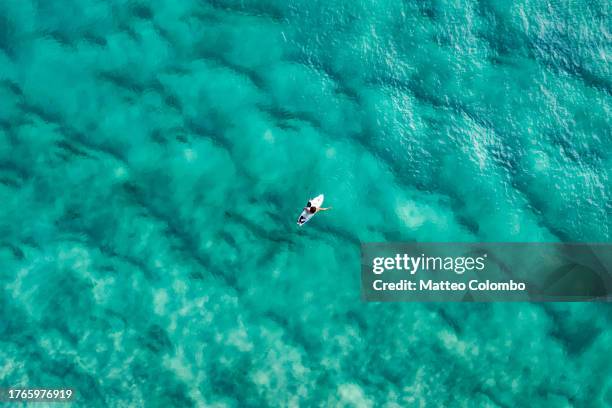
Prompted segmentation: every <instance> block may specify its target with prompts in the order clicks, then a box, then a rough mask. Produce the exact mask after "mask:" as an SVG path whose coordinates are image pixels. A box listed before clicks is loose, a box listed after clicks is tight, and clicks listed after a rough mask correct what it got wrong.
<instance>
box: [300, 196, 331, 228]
mask: <svg viewBox="0 0 612 408" xmlns="http://www.w3.org/2000/svg"><path fill="white" fill-rule="evenodd" d="M324 198H325V196H324V195H323V194H319V195H318V196H316V197H315V198H311V199H310V200H308V202H307V203H306V207H304V208H303V209H302V214H300V217H299V218H298V220H297V224H298V225H300V226H301V225H304V224H305V223H306V222H307V221H308V220H309V219H311V218H312V217H313V216H314V215H315V214H316V213H318V212H319V211H327V210H329V209H331V207H327V208H325V207H321V205H322V204H323V199H324Z"/></svg>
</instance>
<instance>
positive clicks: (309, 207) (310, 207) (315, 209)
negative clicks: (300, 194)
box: [304, 201, 331, 214]
mask: <svg viewBox="0 0 612 408" xmlns="http://www.w3.org/2000/svg"><path fill="white" fill-rule="evenodd" d="M330 209H331V207H327V208H323V207H315V206H314V205H311V204H310V201H309V202H308V203H307V204H306V207H304V211H306V212H308V213H310V214H314V213H316V212H319V211H327V210H330Z"/></svg>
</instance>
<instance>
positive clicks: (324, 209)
mask: <svg viewBox="0 0 612 408" xmlns="http://www.w3.org/2000/svg"><path fill="white" fill-rule="evenodd" d="M331 209H332V207H327V208H322V207H321V208H319V211H327V210H331Z"/></svg>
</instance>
